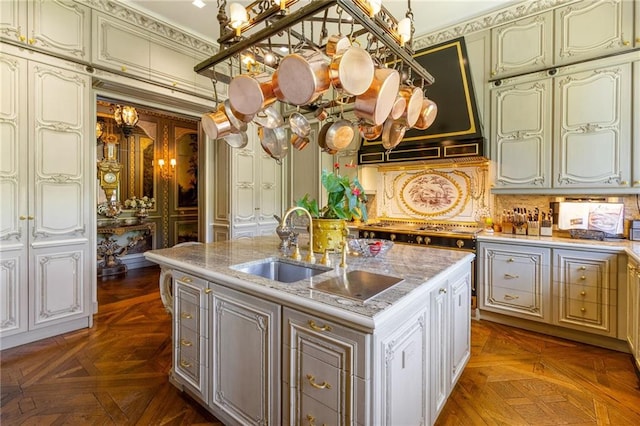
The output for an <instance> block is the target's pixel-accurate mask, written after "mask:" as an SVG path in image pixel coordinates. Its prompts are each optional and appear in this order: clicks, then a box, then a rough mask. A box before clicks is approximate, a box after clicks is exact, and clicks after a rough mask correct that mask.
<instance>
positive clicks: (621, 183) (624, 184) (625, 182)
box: [620, 180, 629, 186]
mask: <svg viewBox="0 0 640 426" xmlns="http://www.w3.org/2000/svg"><path fill="white" fill-rule="evenodd" d="M620 185H623V186H627V185H629V182H627V181H626V180H623V181H620Z"/></svg>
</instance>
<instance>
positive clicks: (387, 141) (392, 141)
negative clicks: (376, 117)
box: [382, 118, 407, 150]
mask: <svg viewBox="0 0 640 426" xmlns="http://www.w3.org/2000/svg"><path fill="white" fill-rule="evenodd" d="M406 131H407V126H406V125H405V124H404V120H393V119H392V118H387V120H386V121H385V122H384V126H383V128H382V146H383V147H384V148H385V149H387V150H391V149H393V148H395V147H396V146H398V144H399V143H400V142H401V141H402V138H403V137H404V134H405V132H406Z"/></svg>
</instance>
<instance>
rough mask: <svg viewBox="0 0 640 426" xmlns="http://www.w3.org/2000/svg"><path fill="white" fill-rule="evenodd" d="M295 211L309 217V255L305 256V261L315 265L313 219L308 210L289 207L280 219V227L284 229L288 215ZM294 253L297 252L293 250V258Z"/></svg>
mask: <svg viewBox="0 0 640 426" xmlns="http://www.w3.org/2000/svg"><path fill="white" fill-rule="evenodd" d="M296 210H300V211H303V212H305V213H306V214H307V217H309V253H308V254H307V257H306V258H305V261H307V262H309V263H316V258H315V256H314V255H313V218H312V217H311V213H309V210H307V209H305V208H304V207H299V206H294V207H291V208H290V209H289V210H287V212H286V213H285V214H284V216H283V217H282V221H281V222H280V226H282V227H284V226H285V225H286V223H287V218H288V217H289V215H290V214H291V213H293V212H294V211H296ZM296 253H299V251H298V250H297V247H296V250H294V252H293V255H292V256H295V255H296Z"/></svg>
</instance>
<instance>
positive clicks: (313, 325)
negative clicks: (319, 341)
mask: <svg viewBox="0 0 640 426" xmlns="http://www.w3.org/2000/svg"><path fill="white" fill-rule="evenodd" d="M308 324H309V327H311V328H312V329H314V330H315V331H331V330H332V329H331V326H330V325H327V324H325V325H323V326H321V327H319V326H318V325H316V322H315V321H314V320H309V323H308Z"/></svg>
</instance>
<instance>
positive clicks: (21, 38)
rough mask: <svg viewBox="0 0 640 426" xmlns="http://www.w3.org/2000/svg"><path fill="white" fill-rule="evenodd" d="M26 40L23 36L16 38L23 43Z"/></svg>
mask: <svg viewBox="0 0 640 426" xmlns="http://www.w3.org/2000/svg"><path fill="white" fill-rule="evenodd" d="M26 39H27V38H26V37H25V36H23V35H22V34H21V35H19V36H18V40H20V41H22V42H24V41H25V40H26Z"/></svg>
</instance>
